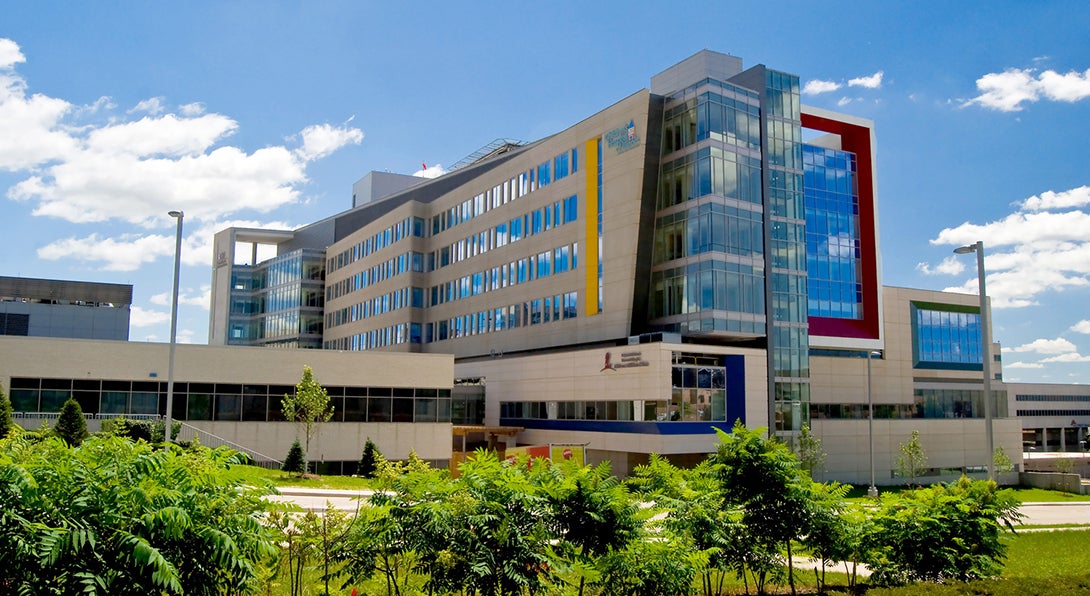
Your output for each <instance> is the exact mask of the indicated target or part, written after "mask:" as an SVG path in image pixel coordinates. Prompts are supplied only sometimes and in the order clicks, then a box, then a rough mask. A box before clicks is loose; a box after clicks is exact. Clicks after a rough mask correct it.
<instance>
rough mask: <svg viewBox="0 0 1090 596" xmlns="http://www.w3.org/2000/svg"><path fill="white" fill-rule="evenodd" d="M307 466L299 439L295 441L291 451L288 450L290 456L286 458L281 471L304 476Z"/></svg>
mask: <svg viewBox="0 0 1090 596" xmlns="http://www.w3.org/2000/svg"><path fill="white" fill-rule="evenodd" d="M305 465H306V463H305V461H304V459H303V447H302V445H300V444H299V439H295V442H294V443H292V444H291V449H288V456H287V457H285V458H284V463H283V464H281V466H280V469H281V470H283V471H285V472H292V473H295V474H302V473H303V470H305V469H306V468H305Z"/></svg>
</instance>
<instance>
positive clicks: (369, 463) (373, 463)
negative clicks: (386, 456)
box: [357, 437, 382, 478]
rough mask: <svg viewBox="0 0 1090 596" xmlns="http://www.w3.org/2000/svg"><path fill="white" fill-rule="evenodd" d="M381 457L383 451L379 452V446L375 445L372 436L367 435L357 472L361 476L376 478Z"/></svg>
mask: <svg viewBox="0 0 1090 596" xmlns="http://www.w3.org/2000/svg"><path fill="white" fill-rule="evenodd" d="M381 459H382V453H379V450H378V447H376V446H375V443H374V441H372V440H371V437H367V442H366V443H364V444H363V455H362V456H361V457H360V468H359V470H357V474H358V475H359V476H360V477H361V478H374V477H375V472H377V471H378V464H379V461H380V460H381Z"/></svg>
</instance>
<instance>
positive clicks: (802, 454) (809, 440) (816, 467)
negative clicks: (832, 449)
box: [797, 424, 828, 478]
mask: <svg viewBox="0 0 1090 596" xmlns="http://www.w3.org/2000/svg"><path fill="white" fill-rule="evenodd" d="M797 455H798V458H799V465H800V466H802V469H803V470H806V472H807V473H809V474H810V477H811V478H813V477H814V473H815V472H817V473H819V474H820V473H824V472H825V458H826V457H827V456H828V454H827V453H825V451H824V450H823V449H822V448H821V439H819V438H818V437H816V436H814V434H813V433H811V432H810V425H809V424H804V425H803V426H802V431H801V432H800V433H799V443H798V454H797Z"/></svg>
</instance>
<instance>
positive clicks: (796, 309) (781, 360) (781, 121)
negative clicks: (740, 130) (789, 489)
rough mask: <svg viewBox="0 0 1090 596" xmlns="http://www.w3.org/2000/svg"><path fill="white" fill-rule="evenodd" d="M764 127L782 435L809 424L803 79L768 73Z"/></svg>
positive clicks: (773, 351) (773, 354)
mask: <svg viewBox="0 0 1090 596" xmlns="http://www.w3.org/2000/svg"><path fill="white" fill-rule="evenodd" d="M764 79H765V80H764V84H765V88H764V96H763V99H764V102H763V105H762V110H763V112H762V118H761V120H762V124H763V126H764V133H765V142H764V150H765V152H766V155H765V160H764V163H765V166H766V167H765V172H764V174H765V181H766V187H765V188H766V192H767V197H766V201H765V205H766V213H767V215H768V220H767V222H766V225H768V226H769V227H770V228H771V230H770V232H771V234H770V239H769V242H770V249H769V255H768V256H769V259H768V261H769V267H770V272H769V276H768V278H767V287H769V288H770V292H771V300H770V308H771V311H772V330H771V332H770V333H769V351H770V354H769V357H770V362H771V364H772V366H771V368H772V370H770V373H771V376H772V377H773V379H774V382H773V387H772V388H773V395H774V404H773V405H774V408H773V411H772V412H771V414H772V415H773V416H774V419H775V421H774V424H775V429H776V431H777V432H784V433H791V432H795V431H798V430H800V429H801V428H802V426H803V425H804V424H809V404H810V358H809V344H810V340H809V334H808V331H807V329H808V325H809V323H808V320H807V257H806V210H805V202H804V195H803V159H802V147H803V145H802V117H801V115H800V114H801V111H800V102H799V79H798V77H797V76H795V75H790V74H786V73H782V72H778V71H774V70H765V77H764Z"/></svg>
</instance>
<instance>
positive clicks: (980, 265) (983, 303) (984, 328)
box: [954, 240, 995, 480]
mask: <svg viewBox="0 0 1090 596" xmlns="http://www.w3.org/2000/svg"><path fill="white" fill-rule="evenodd" d="M954 252H955V253H956V254H959V255H964V254H969V253H971V252H975V253H976V276H977V285H978V287H979V292H978V293H979V294H980V341H981V343H982V344H983V345H982V346H981V357H980V359H981V360H982V361H983V367H982V368H983V369H984V435H985V437H986V438H987V443H988V458H987V463H988V480H994V479H995V436H994V434H993V431H992V337H991V335H992V329H991V325H990V324H989V323H988V293H987V290H985V289H984V241H983V240H978V241H976V242H975V243H973V244H970V245H968V246H961V247H958V248H955V249H954Z"/></svg>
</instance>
